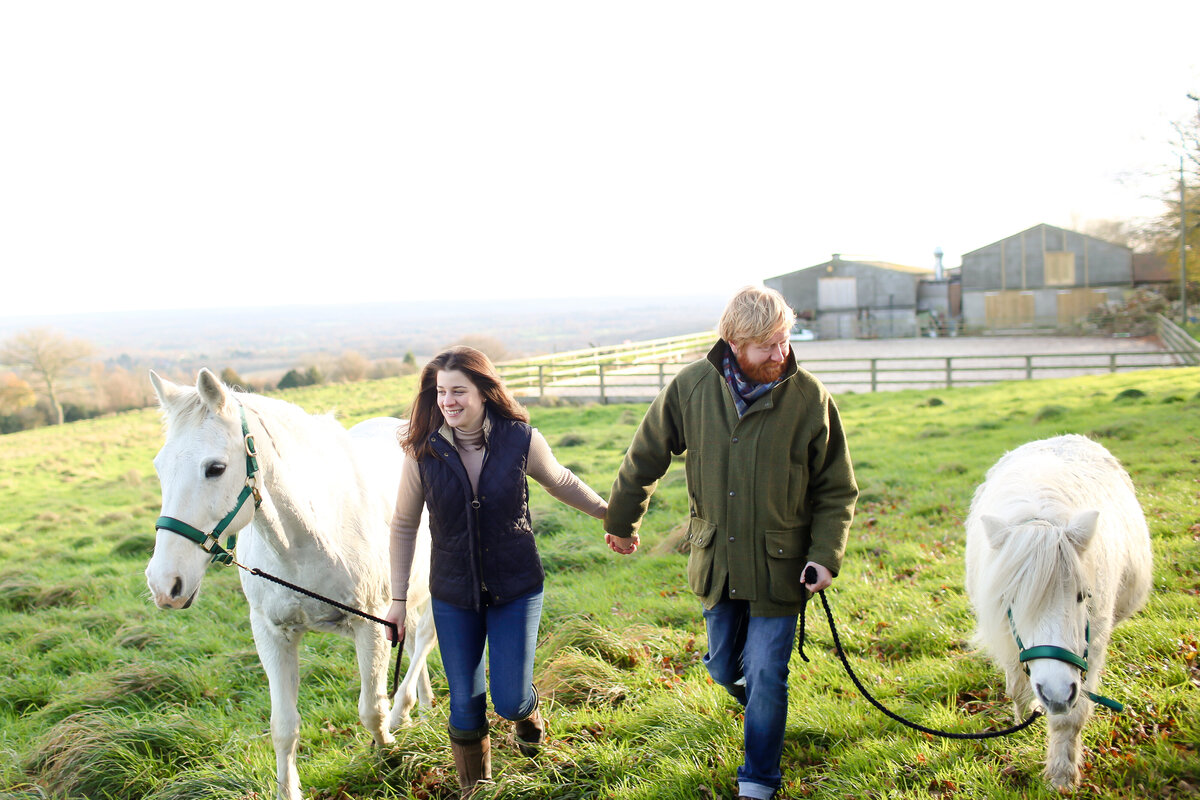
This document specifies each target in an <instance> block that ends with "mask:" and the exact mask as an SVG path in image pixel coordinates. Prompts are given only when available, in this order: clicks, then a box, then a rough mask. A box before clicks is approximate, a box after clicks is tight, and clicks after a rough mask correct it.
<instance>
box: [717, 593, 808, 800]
mask: <svg viewBox="0 0 1200 800" xmlns="http://www.w3.org/2000/svg"><path fill="white" fill-rule="evenodd" d="M704 624H705V626H706V627H707V628H708V652H707V653H706V654H705V655H704V666H706V667H708V673H709V674H710V675H712V678H713V680H714V681H716V682H717V683H719V684H721V685H722V686H724V687H725V690H726V691H727V692H729V693H730V694H731V695H733V696H734V697H736V698H737V699H738V701H739V702H740V703H741V704H742V705H743V706H745V719H746V724H745V731H744V733H743V737H744V747H745V751H746V756H745V763H743V764H742V765H741V766H740V767H738V771H737V778H738V794H743V795H746V796H747V797H755V798H760V800H766V798H769V797H771V795H772V794H773V793H774V792H775V790H776V789H778V788H779V786H780V784H781V783H783V775H782V773H781V772H780V769H779V760H780V758H781V757H782V756H783V735H784V731H785V730H786V728H787V704H788V686H787V682H788V660H789V659H790V658H791V655H792V642H793V641H794V640H795V637H796V615H792V616H787V617H752V616H750V604H749V603H748V602H746V601H745V600H729V599H725V600H722V601H721V602H719V603H717V604H716V605H715V606H713V607H712V608H711V609H706V610H705V612H704ZM743 678H744V679H745V684H744V685H742V684H740V683H739V681H741V680H742V679H743Z"/></svg>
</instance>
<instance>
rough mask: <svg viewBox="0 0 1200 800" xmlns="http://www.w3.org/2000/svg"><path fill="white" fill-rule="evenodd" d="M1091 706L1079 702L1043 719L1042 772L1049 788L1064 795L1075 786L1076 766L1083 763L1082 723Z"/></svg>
mask: <svg viewBox="0 0 1200 800" xmlns="http://www.w3.org/2000/svg"><path fill="white" fill-rule="evenodd" d="M1091 706H1092V704H1091V703H1089V702H1087V701H1086V700H1080V701H1079V702H1077V703H1075V706H1074V707H1073V708H1072V709H1071V710H1070V711H1068V712H1067V713H1066V714H1051V715H1048V716H1047V717H1046V771H1045V775H1046V777H1047V778H1048V779H1049V781H1050V783H1051V785H1052V786H1054V788H1055V789H1057V790H1058V791H1060V792H1067V791H1069V790H1070V789H1071V788H1073V787H1074V786H1075V784H1077V783H1079V765H1080V762H1081V761H1082V760H1083V753H1082V750H1083V724H1084V723H1085V722H1087V719H1088V717H1089V716H1090V715H1091V711H1092V708H1091Z"/></svg>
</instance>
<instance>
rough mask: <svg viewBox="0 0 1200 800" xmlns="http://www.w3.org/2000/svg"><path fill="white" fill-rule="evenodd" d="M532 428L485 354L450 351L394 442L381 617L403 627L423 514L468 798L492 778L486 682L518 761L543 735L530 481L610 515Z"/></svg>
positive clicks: (538, 578) (433, 367) (430, 374)
mask: <svg viewBox="0 0 1200 800" xmlns="http://www.w3.org/2000/svg"><path fill="white" fill-rule="evenodd" d="M528 420H529V413H528V412H527V411H526V410H525V409H524V408H523V407H521V406H520V405H519V404H518V403H517V402H516V400H514V399H513V396H512V395H511V394H510V393H509V391H508V389H507V388H506V387H505V386H504V384H503V383H502V382H501V380H500V376H499V375H498V374H497V373H496V369H495V367H493V366H492V363H491V361H489V360H488V358H487V356H485V355H484V354H483V353H481V352H479V351H478V350H475V349H473V348H470V347H452V348H450V349H449V350H446V351H445V352H443V353H441V354H439V355H438V356H437V357H435V358H434V359H433V360H432V361H430V362H429V363H428V364H426V365H425V368H424V369H423V370H422V371H421V380H420V385H419V388H418V390H417V398H416V401H415V402H414V404H413V407H412V410H411V412H410V414H409V423H408V429H407V431H406V432H404V433H403V434H401V437H402V438H401V444H402V445H403V447H404V452H405V459H404V466H403V471H402V477H401V480H400V491H399V494H398V496H397V498H396V513H395V516H394V517H393V520H392V546H391V566H392V587H393V591H392V606H391V609H390V610H389V611H388V614H387V619H388V620H389V621H391V622H395V623H396V624H397V625H399V626H400V630H401V631H403V625H404V611H405V594H406V592H407V588H408V575H409V572H410V569H411V565H412V558H413V549H414V546H415V542H416V532H417V526H418V523H419V522H420V517H421V508H422V506H427V507H428V509H429V529H430V533H431V538H432V544H433V546H432V556H431V562H430V592H431V594H432V595H433V618H434V626H435V627H436V628H437V633H438V640H439V647H440V648H441V654H442V664H443V665H444V667H445V670H446V680H447V682H448V683H449V684H450V724H449V733H450V745H451V749H452V750H453V752H454V765H455V768H456V769H457V771H458V783H459V786H460V787H461V788H462V790H463V796H464V797H468V796H469V795H470V794H471V792H472V790H473V789H474V787H475V784H476V783H478V782H479V781H480V780H485V779H489V778H491V745H490V743H489V740H488V723H487V715H486V690H487V687H486V686H485V674H486V675H490V679H491V692H492V704H493V706H494V707H495V709H496V713H497V714H499V715H500V716H502V717H505V718H506V719H510V720H515V724H514V726H513V733H514V734H515V739H516V743H517V746H518V748H519V749H520V750H521V752H522V753H524V754H525V755H530V756H531V755H534V754H536V753H537V751H538V748H539V746H540V745H541V742H542V738H543V736H544V734H545V729H546V727H545V722H544V720H543V719H542V716H541V714H540V713H539V712H538V694H537V690H536V689H535V688H534V686H533V657H534V647H535V645H536V644H537V635H538V623H539V621H540V620H541V614H542V583H543V579H544V576H545V573H544V572H543V571H542V564H541V559H540V558H539V557H538V552H537V546H536V545H535V544H534V538H533V528H532V525H531V522H530V516H529V489H528V485H527V483H526V476H529V477H532V478H533V479H534V480H536V481H537V482H538V483H540V484H541V485H542V486H543V487H545V489H546V491H548V492H549V493H550V494H551V495H552V496H553V497H554V498H556V499H557V500H559V501H561V502H563V503H566V504H567V505H570V506H572V507H574V508H577V509H579V510H580V511H583V512H585V513H587V514H590V515H591V516H593V517H595V518H597V519H603V518H604V512H605V509H606V508H607V507H608V506H607V503H605V501H604V500H603V499H601V497H600V496H599V495H597V494H596V493H595V492H594V491H592V490H591V489H590V488H588V486H587V485H586V484H584V483H583V482H582V481H580V480H579V478H577V477H576V476H575V475H574V473H572V472H571V471H570V470H569V469H567V468H565V467H563V466H561V465H560V464H559V463H558V462H557V461H556V460H555V458H554V455H553V454H552V453H551V452H550V446H549V445H548V444H547V443H546V440H545V438H543V437H542V435H541V434H540V433H538V431H537V430H536V429H534V428H531V427H530V426H529V424H528ZM610 546H611V545H610ZM485 642H486V644H487V648H488V654H489V666H490V670H489V671H488V672H487V673H485V670H484V663H483V651H484V644H485Z"/></svg>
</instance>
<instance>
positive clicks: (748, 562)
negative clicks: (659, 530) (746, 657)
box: [604, 340, 858, 617]
mask: <svg viewBox="0 0 1200 800" xmlns="http://www.w3.org/2000/svg"><path fill="white" fill-rule="evenodd" d="M725 350H726V345H725V342H724V341H720V340H719V341H718V342H717V344H716V346H714V347H713V349H712V350H711V351H709V354H708V357H707V358H706V359H702V360H700V361H697V362H695V363H693V364H689V365H688V366H686V367H684V368H683V370H681V371H680V373H679V374H678V375H677V376H676V377H675V379H674V380H673V381H671V383H670V384H669V385H668V386H667V387H666V388H665V389H663V391H662V392H660V393H659V395H658V397H657V398H655V400H654V402H653V403H652V404H651V406H650V410H649V411H647V412H646V416H645V417H644V418H643V419H642V422H641V425H640V426H639V427H638V430H637V433H636V434H635V435H634V437H633V443H632V444H631V445H630V447H629V450H628V452H627V453H626V455H625V460H624V462H623V463H622V464H621V469H620V471H619V472H618V474H617V479H616V481H614V482H613V487H612V492H611V494H610V496H609V499H608V513H607V514H606V516H605V520H604V529H605V530H606V531H608V532H609V533H611V534H614V535H616V536H630V535H631V534H633V533H634V532H635V531H637V529H638V527H639V526H640V525H641V519H642V516H643V515H644V514H645V513H646V508H647V506H648V505H649V501H650V495H651V494H652V493H653V492H654V489H655V487H656V486H657V485H658V480H659V478H661V477H662V476H663V474H665V473H666V471H667V468H668V467H669V466H670V465H671V456H672V455H680V454H681V453H684V452H685V451H686V453H687V456H686V462H685V472H686V475H687V487H688V495H689V505H690V508H691V518H690V520H689V522H688V533H687V541H688V543H689V545H690V552H689V555H688V566H687V573H688V583H689V584H690V586H691V588H692V590H693V591H694V592H695V593H696V594H697V595H699V596H700V597H701V598H703V600H704V605H705V607H707V608H712V606H713V605H715V604H716V603H717V602H718V601H720V600H721V598H722V597H723V596H726V594H725V592H726V588H728V595H727V596H728V597H730V598H733V599H735V600H748V601H749V602H750V613H751V614H752V615H754V616H765V617H771V616H784V615H787V614H795V613H798V612H799V610H800V608H801V607H802V606H803V604H804V602H805V600H806V599H807V591H806V590H805V588H804V586H803V570H804V565H805V564H806V563H808V562H809V561H815V562H816V563H818V564H821V565H823V566H825V567H827V568H828V569H829V570H830V572H832V573H833V574H834V575H837V574H838V571H839V570H840V569H841V566H842V556H843V554H844V553H845V549H846V537H847V535H848V533H849V530H850V521H851V519H852V518H853V516H854V504H855V502H856V501H857V499H858V486H857V485H856V483H855V481H854V468H853V466H852V465H851V463H850V452H849V450H848V449H847V447H846V437H845V434H844V432H843V431H842V423H841V419H840V418H839V416H838V411H837V406H835V405H834V402H833V398H832V397H830V396H829V393H828V392H827V391H826V390H825V387H824V386H822V385H821V382H820V381H818V380H817V379H816V378H815V377H813V376H812V375H810V374H809V373H808V372H806V371H804V370H802V369H798V368H797V367H796V361H795V358H794V357H793V356H791V355H789V356H788V363H787V368H786V371H785V372H784V377H783V379H782V380H781V381H780V383H779V385H778V386H776V387H775V388H773V389H772V390H771V391H770V392H769V393H768V394H767V395H765V396H763V397H761V398H759V399H758V400H757V401H756V402H755V403H754V404H753V405H751V406H750V408H749V409H748V410H747V411H746V414H745V416H743V417H742V418H740V419H739V418H738V415H737V408H736V407H735V406H734V402H733V396H732V393H731V392H732V390H731V389H730V388H729V385H728V383H727V382H726V381H725V377H724V375H723V373H722V371H721V360H722V357H723V356H724V354H725Z"/></svg>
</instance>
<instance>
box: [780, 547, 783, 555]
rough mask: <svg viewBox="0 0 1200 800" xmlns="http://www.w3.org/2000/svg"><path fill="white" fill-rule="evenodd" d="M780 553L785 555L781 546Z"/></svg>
mask: <svg viewBox="0 0 1200 800" xmlns="http://www.w3.org/2000/svg"><path fill="white" fill-rule="evenodd" d="M779 555H783V548H782V547H781V548H779Z"/></svg>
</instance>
